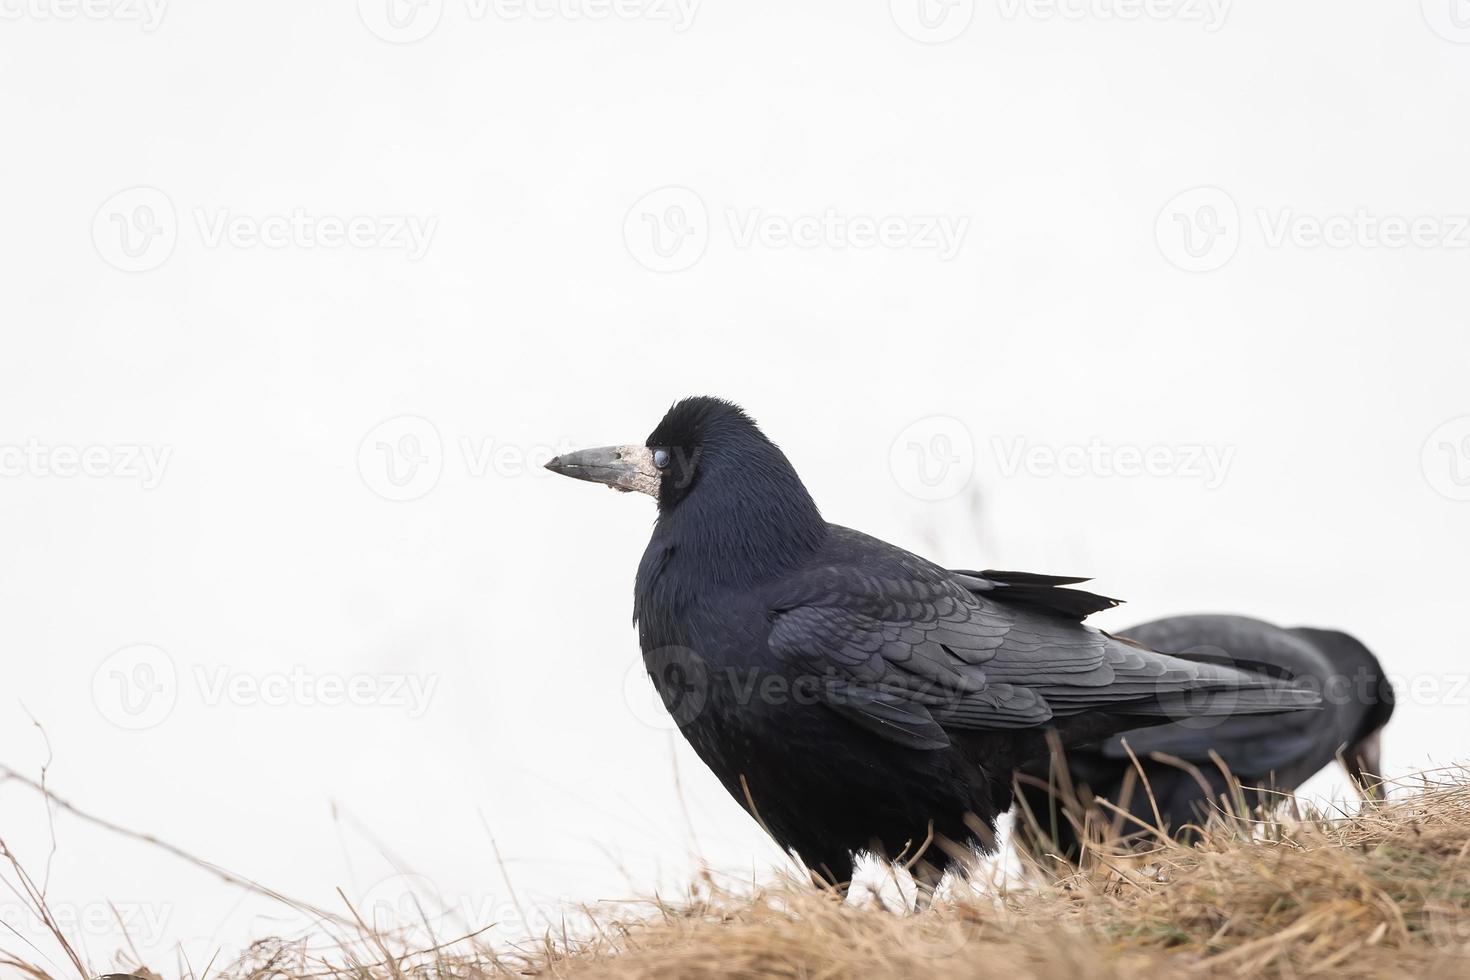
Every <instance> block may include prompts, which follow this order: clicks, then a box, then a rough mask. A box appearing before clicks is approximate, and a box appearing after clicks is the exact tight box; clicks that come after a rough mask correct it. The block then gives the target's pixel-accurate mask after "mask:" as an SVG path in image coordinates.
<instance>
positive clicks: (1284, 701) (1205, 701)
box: [1115, 684, 1322, 723]
mask: <svg viewBox="0 0 1470 980" xmlns="http://www.w3.org/2000/svg"><path fill="white" fill-rule="evenodd" d="M1320 707H1322V698H1321V697H1320V696H1319V695H1318V694H1317V692H1316V691H1314V690H1311V689H1310V688H1306V687H1299V686H1296V685H1291V684H1278V685H1275V686H1271V687H1259V686H1252V687H1233V686H1231V687H1206V688H1201V689H1199V690H1194V691H1186V692H1183V693H1180V694H1168V695H1164V696H1163V697H1160V698H1158V699H1156V700H1153V701H1147V702H1138V703H1124V704H1120V705H1118V706H1117V708H1116V709H1115V710H1116V711H1117V713H1118V714H1123V715H1130V716H1134V717H1142V718H1167V719H1169V720H1171V721H1185V720H1186V719H1189V718H1227V717H1229V716H1231V715H1270V714H1280V713H1281V712H1284V711H1301V710H1307V709H1315V708H1320ZM1186 723H1187V722H1186Z"/></svg>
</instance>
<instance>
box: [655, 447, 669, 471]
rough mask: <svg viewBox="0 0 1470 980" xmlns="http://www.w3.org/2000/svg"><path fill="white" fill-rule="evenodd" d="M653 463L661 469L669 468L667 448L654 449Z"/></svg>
mask: <svg viewBox="0 0 1470 980" xmlns="http://www.w3.org/2000/svg"><path fill="white" fill-rule="evenodd" d="M653 465H654V466H657V467H658V468H659V469H661V470H666V469H668V468H669V451H668V450H667V449H655V450H654V451H653Z"/></svg>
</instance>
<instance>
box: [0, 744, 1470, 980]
mask: <svg viewBox="0 0 1470 980" xmlns="http://www.w3.org/2000/svg"><path fill="white" fill-rule="evenodd" d="M1464 775H1465V774H1464V773H1455V774H1453V775H1452V776H1451V775H1446V774H1441V775H1440V776H1438V777H1431V776H1424V777H1420V778H1419V781H1418V782H1417V783H1416V785H1415V786H1413V787H1405V786H1400V787H1397V789H1396V791H1395V793H1394V794H1393V796H1394V797H1395V798H1393V799H1392V800H1391V801H1390V802H1386V803H1377V804H1365V805H1364V807H1363V809H1362V810H1361V811H1360V812H1357V813H1354V814H1352V815H1344V816H1337V817H1333V818H1329V817H1326V816H1323V815H1321V814H1309V815H1308V816H1306V817H1299V818H1293V819H1290V820H1286V819H1281V820H1271V821H1268V822H1265V823H1256V824H1243V823H1242V822H1241V821H1239V820H1228V821H1227V820H1220V821H1218V822H1216V823H1215V824H1213V825H1212V826H1210V827H1209V828H1207V832H1206V835H1205V840H1204V842H1203V843H1201V844H1199V845H1196V846H1192V847H1184V846H1180V845H1177V844H1171V843H1160V845H1159V847H1158V849H1157V850H1155V851H1153V852H1151V853H1149V854H1147V855H1144V856H1142V857H1140V856H1139V855H1137V854H1136V853H1135V854H1130V855H1126V856H1125V855H1123V854H1121V853H1112V854H1106V853H1101V854H1099V858H1098V861H1097V862H1096V864H1095V866H1094V868H1093V869H1092V870H1088V871H1084V872H1073V873H1069V874H1066V875H1056V874H1053V873H1048V872H1046V871H1044V870H1042V869H1041V868H1039V867H1032V868H1030V869H1029V871H1028V872H1027V873H1026V874H1024V875H1022V877H1021V878H1020V879H1019V880H1017V879H1012V880H1010V881H1007V882H996V883H992V884H988V885H987V884H978V885H975V886H974V887H972V888H959V889H953V890H952V891H951V892H950V893H947V894H945V895H943V896H942V897H941V898H940V899H939V900H937V901H936V902H935V904H934V906H933V907H931V908H929V909H927V910H926V911H923V912H918V913H914V912H907V911H903V910H899V911H892V910H889V909H887V908H885V907H884V906H883V905H882V903H881V902H879V901H877V900H876V898H873V897H872V896H869V900H868V901H866V902H863V901H852V902H844V901H843V900H842V899H841V898H840V897H839V896H838V895H836V894H834V893H832V892H828V891H822V890H819V889H816V888H813V887H810V886H807V885H804V884H797V883H796V882H794V881H785V882H782V883H780V884H778V885H776V886H773V887H771V888H767V889H763V890H759V891H756V892H754V893H749V892H747V893H744V894H738V893H735V892H732V891H729V890H724V889H721V888H719V887H717V886H716V885H715V884H714V881H713V879H712V878H709V877H706V878H705V879H704V880H703V881H702V882H700V883H699V884H698V885H696V887H695V888H694V889H693V890H692V891H691V894H690V896H689V897H688V898H687V899H686V900H684V901H682V902H677V903H671V902H663V901H658V902H652V903H649V906H647V907H646V908H644V909H643V910H642V911H625V912H624V913H622V914H619V915H609V914H606V913H603V914H600V915H596V916H594V919H593V920H592V925H591V926H589V927H588V928H587V929H586V930H583V931H582V932H581V935H580V936H572V935H566V934H564V935H560V936H545V937H541V938H540V939H539V940H537V941H533V942H530V943H527V944H525V945H522V946H520V947H516V948H510V949H507V948H505V947H503V946H500V947H496V948H494V949H492V948H490V947H489V946H488V945H484V944H482V943H481V941H480V940H479V939H476V938H468V939H463V940H459V941H456V942H449V943H446V944H445V945H444V946H443V947H441V948H439V949H435V950H428V951H420V952H415V953H404V952H402V951H399V950H395V945H396V944H395V943H394V942H393V941H392V939H391V937H386V936H382V935H369V934H366V933H363V934H361V935H358V936H356V937H350V938H348V939H346V940H344V941H342V942H341V943H340V944H339V945H337V946H334V947H332V948H331V949H330V950H328V951H325V952H324V951H322V950H321V949H319V948H314V949H311V950H308V948H307V946H306V944H305V943H292V942H284V941H267V942H262V943H259V944H257V945H256V946H255V947H253V948H252V950H251V951H250V953H249V954H248V955H247V956H246V957H245V958H244V959H242V960H241V961H240V962H238V963H236V964H234V965H233V966H231V967H229V968H228V969H227V970H226V971H224V974H225V975H227V976H229V977H233V978H241V980H302V978H307V977H311V978H332V980H347V978H353V980H379V978H383V980H388V978H391V980H409V978H413V980H418V978H425V980H428V978H439V977H452V978H466V980H479V978H490V977H509V976H542V977H557V978H561V977H565V978H578V980H580V978H589V980H590V978H614V980H618V978H634V977H639V978H642V977H650V978H684V977H692V976H710V977H730V978H746V977H749V978H756V977H789V978H793V980H796V978H802V980H805V978H828V977H831V978H838V977H864V978H868V977H899V976H903V977H908V976H923V977H936V978H949V977H1005V978H1008V980H1009V978H1033V977H1034V978H1058V980H1081V978H1113V977H1117V978H1124V977H1128V978H1132V977H1138V976H1146V977H1149V978H1151V980H1154V978H1168V977H1183V976H1191V977H1200V976H1203V977H1217V976H1229V977H1279V978H1298V977H1306V976H1311V975H1323V976H1330V977H1348V978H1356V977H1379V976H1402V975H1405V974H1417V975H1419V976H1421V977H1426V978H1428V977H1435V978H1439V977H1446V978H1448V977H1458V976H1470V783H1467V782H1466V781H1465V779H1464ZM3 962H6V959H5V957H4V956H3V955H0V963H3ZM10 963H11V965H12V966H16V965H17V963H16V960H15V958H11V960H10ZM205 974H208V975H215V976H218V975H220V974H219V973H217V972H214V973H211V972H210V971H208V970H206V971H205ZM202 975H204V974H202ZM34 976H36V977H38V978H44V980H50V978H48V977H47V976H46V974H44V973H35V974H34ZM58 980H59V978H58Z"/></svg>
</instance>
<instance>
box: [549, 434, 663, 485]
mask: <svg viewBox="0 0 1470 980" xmlns="http://www.w3.org/2000/svg"><path fill="white" fill-rule="evenodd" d="M546 468H547V469H548V470H550V471H551V472H553V473H560V474H561V475H562V476H569V477H571V478H572V479H574V480H587V481H590V482H592V483H605V484H607V485H608V486H610V487H612V488H613V489H614V490H622V491H624V492H625V493H626V492H627V491H629V490H636V491H638V492H639V493H646V494H648V495H649V496H650V497H655V498H657V497H658V487H659V472H658V468H657V467H655V466H654V465H653V450H651V449H649V448H648V447H647V446H600V447H598V448H597V449H583V450H582V451H580V452H575V453H567V454H566V455H564V456H557V457H556V458H555V459H553V460H551V462H549V463H547V464H546Z"/></svg>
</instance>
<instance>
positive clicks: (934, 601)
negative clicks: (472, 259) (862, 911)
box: [548, 398, 1314, 881]
mask: <svg viewBox="0 0 1470 980" xmlns="http://www.w3.org/2000/svg"><path fill="white" fill-rule="evenodd" d="M548 467H549V468H550V469H552V470H554V471H556V472H560V473H563V474H565V475H568V476H573V477H576V478H579V479H586V480H592V481H595V482H601V483H606V484H609V485H611V486H614V487H616V488H618V489H622V490H640V491H643V492H647V493H649V494H651V495H653V496H654V497H656V499H657V500H658V511H659V516H658V521H657V524H656V525H655V527H654V531H653V535H652V538H651V539H650V541H649V543H648V548H647V550H646V551H645V552H644V555H643V560H642V562H641V563H640V564H639V567H638V574H637V579H636V583H635V588H634V617H635V620H636V623H637V626H638V634H639V641H640V643H641V645H642V648H643V652H644V658H645V661H646V663H647V665H648V667H649V672H650V675H651V676H652V679H653V682H654V685H655V686H656V687H657V688H658V690H659V692H660V695H661V696H662V698H663V700H664V703H665V705H666V706H667V707H668V708H669V710H670V712H671V713H672V714H673V716H674V718H675V719H676V721H677V722H678V724H679V727H680V730H681V731H682V732H683V734H684V735H685V736H686V737H687V738H688V740H689V742H690V744H691V745H692V746H693V747H694V749H695V751H696V752H697V753H698V754H699V756H700V758H702V759H703V760H704V761H705V763H706V764H707V765H709V767H710V768H711V769H712V770H713V771H714V773H715V775H716V776H718V777H719V779H720V780H721V782H723V783H724V785H725V787H726V789H728V790H729V791H730V793H731V794H733V795H734V796H735V798H736V799H737V800H739V801H740V802H741V803H742V805H744V806H746V807H747V809H749V810H750V811H751V813H752V814H753V816H755V817H756V819H757V820H759V821H760V822H761V824H762V825H763V826H764V827H765V828H766V829H767V830H768V831H769V832H770V833H771V834H772V835H773V836H774V837H775V839H776V840H777V841H778V842H779V843H780V844H782V845H783V846H785V847H787V848H789V849H792V850H794V851H795V852H796V853H797V854H798V855H799V856H800V857H801V858H802V859H803V860H804V861H805V863H806V864H807V865H808V867H811V868H813V869H814V870H816V871H818V872H819V873H821V874H823V875H825V876H827V877H829V878H831V879H833V880H836V881H846V880H848V879H849V877H850V876H851V873H852V858H853V854H854V852H858V851H864V850H873V851H875V852H879V853H883V854H886V855H889V856H896V855H899V854H901V853H905V852H907V853H909V854H913V853H914V852H915V851H917V850H918V849H920V848H922V847H923V846H924V844H925V843H926V842H928V841H931V840H934V841H938V842H940V843H943V844H946V845H948V848H947V852H946V853H948V854H950V855H953V854H955V853H958V852H959V851H961V850H962V849H963V848H965V847H981V848H988V847H989V846H991V845H992V843H993V836H992V835H993V830H994V821H995V818H996V816H997V814H1000V813H1003V812H1004V811H1005V810H1006V809H1007V808H1008V807H1009V806H1010V804H1011V792H1012V772H1013V770H1014V768H1015V767H1017V766H1018V765H1021V764H1023V763H1025V762H1027V761H1028V760H1032V759H1035V758H1038V757H1041V756H1043V755H1044V754H1045V753H1046V747H1047V737H1046V733H1047V732H1048V731H1049V730H1054V731H1056V732H1057V733H1058V734H1059V735H1060V737H1061V738H1062V740H1063V741H1064V742H1065V743H1067V744H1075V743H1079V742H1093V741H1097V740H1099V739H1102V738H1105V737H1107V736H1109V735H1111V734H1113V733H1115V732H1118V731H1122V730H1125V729H1131V728H1137V727H1139V726H1141V725H1151V724H1158V723H1164V722H1168V721H1171V720H1173V719H1175V718H1180V717H1186V716H1191V715H1215V714H1220V713H1244V714H1248V713H1259V712H1275V711H1279V710H1282V709H1283V708H1287V707H1299V706H1304V705H1308V704H1311V703H1313V701H1314V698H1313V696H1312V695H1311V694H1310V693H1307V692H1303V691H1300V690H1298V689H1296V688H1295V687H1293V686H1291V685H1290V684H1286V683H1283V682H1281V681H1279V680H1277V679H1273V678H1269V677H1264V676H1261V675H1258V674H1253V673H1248V672H1244V671H1240V670H1237V669H1234V668H1231V667H1226V666H1220V665H1216V664H1211V663H1204V662H1196V661H1192V660H1190V659H1188V658H1178V657H1169V656H1164V655H1161V654H1158V653H1155V652H1153V651H1151V650H1148V649H1146V648H1144V647H1142V646H1140V645H1137V644H1134V643H1129V642H1124V641H1121V640H1118V639H1115V638H1113V637H1110V636H1109V635H1107V634H1106V633H1103V632H1102V631H1100V630H1097V629H1094V628H1092V627H1090V626H1087V625H1085V624H1083V622H1082V619H1083V618H1084V617H1085V616H1086V615H1088V614H1089V613H1091V612H1094V611H1096V610H1098V609H1103V608H1107V607H1108V606H1111V605H1113V604H1114V600H1111V599H1106V598H1103V597H1101V596H1095V595H1092V594H1090V593H1087V592H1083V591H1080V590H1075V589H1070V588H1066V586H1069V585H1073V584H1076V583H1078V582H1081V581H1083V580H1082V579H1075V578H1058V577H1051V576H1042V575H1031V574H1025V573H1011V572H975V571H948V570H945V569H943V568H940V567H939V566H937V565H935V564H933V563H931V562H928V561H926V560H924V559H923V558H920V557H918V556H917V555H913V554H910V553H909V552H907V551H904V550H903V549H901V548H897V547H895V546H893V545H890V544H886V543H884V542H882V541H879V540H877V539H875V538H872V537H869V536H867V535H865V534H861V533H859V532H857V531H853V530H850V529H848V528H844V527H839V526H837V525H834V524H828V523H827V522H826V521H824V520H823V519H822V516H821V514H820V513H819V512H818V510H817V507H816V504H815V503H814V502H813V501H812V498H811V496H810V495H809V494H808V492H807V490H806V488H805V486H803V484H802V482H801V480H800V478H799V477H798V476H797V474H796V471H795V470H794V469H793V468H792V466H791V464H790V463H789V462H788V461H787V459H786V456H785V455H784V454H783V453H782V452H781V450H780V449H778V448H777V447H776V446H775V445H774V444H773V443H771V442H770V441H769V440H768V439H767V438H766V437H765V436H764V435H763V434H762V433H761V432H760V430H759V429H758V428H757V427H756V425H755V423H754V422H753V421H752V420H751V419H750V418H749V417H748V416H747V415H746V414H745V413H744V412H743V411H742V410H741V409H739V408H738V407H736V406H734V405H732V404H730V403H728V402H724V401H720V400H718V399H713V398H690V399H686V400H684V401H682V402H679V403H678V404H676V405H675V406H673V407H672V408H671V409H670V410H669V412H668V414H667V415H666V416H665V417H664V419H663V421H662V422H660V423H659V425H658V427H657V428H656V429H655V430H654V432H653V434H652V435H650V436H649V438H648V439H647V441H646V442H645V443H644V444H643V445H640V446H623V447H609V448H606V449H597V450H587V451H584V452H581V453H574V454H568V455H566V456H562V457H559V458H557V459H555V460H552V461H551V463H549V464H548ZM930 853H931V854H933V853H935V852H933V851H931V852H930ZM934 863H935V866H938V867H942V866H943V864H944V863H946V861H944V860H940V861H936V862H934Z"/></svg>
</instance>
